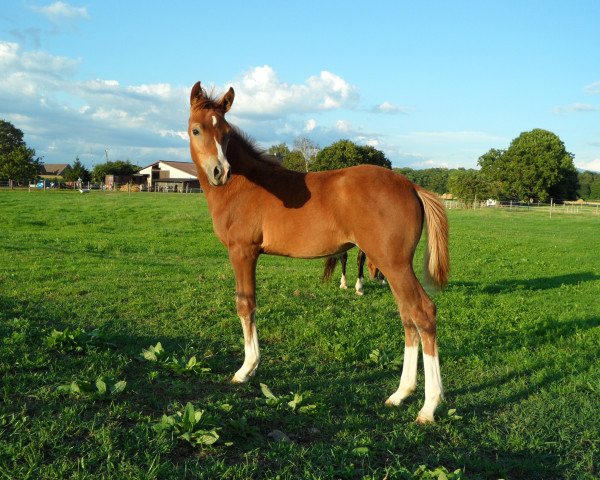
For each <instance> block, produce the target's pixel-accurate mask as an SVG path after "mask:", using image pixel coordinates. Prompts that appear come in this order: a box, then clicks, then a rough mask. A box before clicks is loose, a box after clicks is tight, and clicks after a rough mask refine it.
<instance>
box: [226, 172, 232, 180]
mask: <svg viewBox="0 0 600 480" xmlns="http://www.w3.org/2000/svg"><path fill="white" fill-rule="evenodd" d="M230 178H231V170H227V180H229V179H230Z"/></svg>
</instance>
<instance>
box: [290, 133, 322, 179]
mask: <svg viewBox="0 0 600 480" xmlns="http://www.w3.org/2000/svg"><path fill="white" fill-rule="evenodd" d="M294 150H297V151H299V152H300V153H301V154H302V158H303V159H304V167H305V168H304V171H305V172H308V171H309V170H312V169H311V168H310V165H311V163H312V162H313V161H314V160H315V158H316V156H317V154H318V153H319V146H318V145H317V144H316V143H315V142H313V141H312V140H309V139H308V138H306V137H298V138H297V139H296V140H294Z"/></svg>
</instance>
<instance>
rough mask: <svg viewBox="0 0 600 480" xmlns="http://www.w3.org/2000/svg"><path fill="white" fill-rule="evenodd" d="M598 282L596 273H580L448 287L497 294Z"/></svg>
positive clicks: (452, 283) (460, 284)
mask: <svg viewBox="0 0 600 480" xmlns="http://www.w3.org/2000/svg"><path fill="white" fill-rule="evenodd" d="M597 280H600V275H598V274H596V273H594V272H578V273H567V274H565V275H557V276H554V277H537V278H528V279H525V278H523V279H514V278H509V279H505V280H500V281H498V282H496V283H492V284H486V283H485V282H479V283H476V282H460V281H459V282H451V283H450V284H449V285H448V289H449V290H451V289H453V288H463V287H467V288H473V289H475V290H477V292H482V293H489V294H495V293H505V292H513V291H515V290H533V291H538V290H552V289H554V288H560V287H562V286H563V285H579V284H580V283H585V282H594V281H597Z"/></svg>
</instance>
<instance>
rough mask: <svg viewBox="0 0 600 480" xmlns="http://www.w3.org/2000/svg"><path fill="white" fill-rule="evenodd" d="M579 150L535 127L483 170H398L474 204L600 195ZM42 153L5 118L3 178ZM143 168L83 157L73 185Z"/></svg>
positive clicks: (278, 148)
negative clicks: (579, 164) (91, 162)
mask: <svg viewBox="0 0 600 480" xmlns="http://www.w3.org/2000/svg"><path fill="white" fill-rule="evenodd" d="M267 153H268V154H270V155H273V156H275V157H277V158H278V159H279V160H280V161H281V162H282V164H283V165H284V166H285V167H287V168H289V169H291V170H297V171H301V172H309V171H312V172H316V171H321V170H332V169H337V168H345V167H351V166H353V165H360V164H372V165H378V166H381V167H385V168H392V164H391V162H390V161H389V160H388V159H387V158H386V156H385V154H384V153H383V152H382V151H380V150H378V149H376V148H374V147H372V146H369V145H358V144H356V143H354V142H352V141H350V140H339V141H337V142H335V143H333V144H332V145H330V146H328V147H325V148H320V147H319V146H318V145H317V144H316V143H314V142H313V141H311V140H310V139H308V138H305V137H300V138H297V139H296V140H295V141H294V144H293V146H292V148H291V149H290V148H289V147H288V146H287V145H286V144H285V143H281V144H278V145H273V146H272V147H270V148H269V149H268V150H267ZM573 159H574V156H573V154H571V153H569V152H567V150H566V148H565V145H564V143H563V142H562V141H561V140H560V138H559V137H558V136H557V135H555V134H554V133H552V132H549V131H547V130H542V129H534V130H531V131H529V132H523V133H521V134H520V135H519V136H518V137H517V138H515V139H514V140H513V141H512V142H511V143H510V145H509V146H508V148H506V149H504V150H503V149H495V148H492V149H490V150H489V151H488V152H486V153H484V154H483V155H482V156H481V157H479V160H478V162H477V163H478V165H479V167H480V168H479V169H465V168H458V169H447V168H427V169H412V168H408V167H403V168H395V169H394V170H395V171H397V172H399V173H401V174H403V175H405V176H406V177H408V178H409V179H410V180H411V181H412V182H414V183H416V184H418V185H421V186H423V187H424V188H427V189H428V190H432V191H434V192H437V193H439V194H444V193H452V194H453V195H454V196H455V197H457V198H460V199H462V200H464V201H465V202H472V201H475V200H476V199H479V200H483V199H487V198H494V199H498V200H519V201H525V202H530V201H541V202H547V201H549V200H550V199H551V198H552V199H554V200H555V201H556V200H574V199H577V198H582V199H584V200H591V199H596V200H598V199H600V173H597V172H589V171H585V172H577V170H576V168H575V165H574V163H573ZM41 160H42V159H41V158H39V157H37V156H36V152H35V150H34V149H32V148H29V147H27V145H26V144H25V141H24V140H23V132H22V131H21V130H19V129H18V128H16V127H15V126H14V125H13V124H12V123H10V122H7V121H4V120H0V180H11V181H16V182H17V183H24V182H28V181H30V180H32V179H34V178H36V177H38V176H39V171H40V166H41ZM138 170H139V167H138V166H137V165H134V164H133V163H131V162H130V161H123V160H116V161H107V162H105V163H101V164H97V165H95V166H94V167H93V169H92V170H89V169H87V168H86V167H85V166H84V165H83V164H82V163H81V161H80V160H79V157H77V158H76V159H75V161H74V163H73V164H72V165H71V166H70V167H69V168H68V169H67V170H66V171H65V172H64V174H63V179H64V181H66V182H76V181H78V180H79V179H81V180H82V181H83V182H88V181H94V182H99V183H102V182H104V179H105V177H106V175H121V176H124V175H132V174H134V173H136V172H137V171H138Z"/></svg>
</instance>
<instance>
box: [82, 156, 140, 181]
mask: <svg viewBox="0 0 600 480" xmlns="http://www.w3.org/2000/svg"><path fill="white" fill-rule="evenodd" d="M139 169H140V167H138V166H137V165H134V164H133V163H131V162H130V161H129V160H127V161H123V160H115V161H114V162H111V161H108V162H106V163H99V164H98V165H96V166H95V167H94V169H93V170H92V177H93V179H94V181H95V182H104V178H105V177H106V175H119V176H124V175H133V174H134V173H136V172H137V171H138V170H139Z"/></svg>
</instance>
